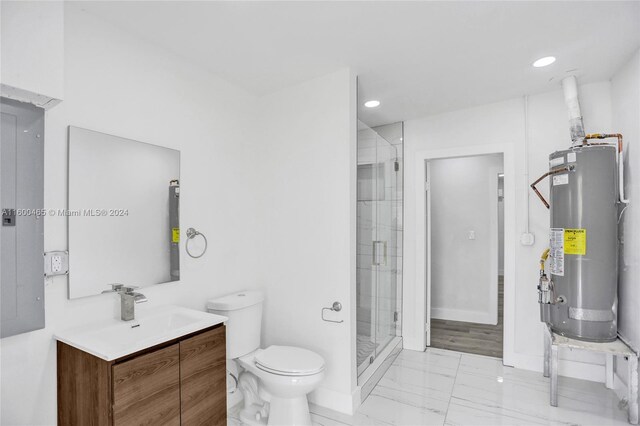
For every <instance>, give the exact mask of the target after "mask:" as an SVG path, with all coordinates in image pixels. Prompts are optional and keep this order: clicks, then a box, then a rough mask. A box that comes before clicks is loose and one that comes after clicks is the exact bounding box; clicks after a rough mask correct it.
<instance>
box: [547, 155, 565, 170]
mask: <svg viewBox="0 0 640 426" xmlns="http://www.w3.org/2000/svg"><path fill="white" fill-rule="evenodd" d="M561 164H564V155H563V156H562V157H556V158H552V159H551V160H549V167H550V168H554V167H557V166H560V165H561Z"/></svg>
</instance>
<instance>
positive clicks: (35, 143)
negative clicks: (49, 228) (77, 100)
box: [0, 98, 44, 337]
mask: <svg viewBox="0 0 640 426" xmlns="http://www.w3.org/2000/svg"><path fill="white" fill-rule="evenodd" d="M0 106H1V108H0V112H1V119H2V122H1V123H0V142H1V144H0V145H1V148H0V204H1V207H2V226H0V237H1V238H0V244H1V249H0V303H1V304H2V305H1V309H0V315H1V318H0V337H7V336H13V335H15V334H20V333H25V332H28V331H32V330H37V329H40V328H44V262H43V261H42V258H43V254H44V223H43V222H44V214H43V212H44V110H43V109H42V108H38V107H36V106H33V105H31V104H26V103H22V102H18V101H14V100H11V99H5V98H2V99H1V101H0Z"/></svg>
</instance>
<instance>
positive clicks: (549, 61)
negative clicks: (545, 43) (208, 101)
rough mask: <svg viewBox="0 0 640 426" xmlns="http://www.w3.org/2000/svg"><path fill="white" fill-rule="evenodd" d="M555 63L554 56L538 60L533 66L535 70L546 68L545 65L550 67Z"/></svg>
mask: <svg viewBox="0 0 640 426" xmlns="http://www.w3.org/2000/svg"><path fill="white" fill-rule="evenodd" d="M555 61H556V57H555V56H545V57H544V58H540V59H538V60H537V61H535V62H534V63H533V66H534V67H536V68H542V67H546V66H547V65H551V64H552V63H554V62H555Z"/></svg>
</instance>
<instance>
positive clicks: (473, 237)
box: [469, 231, 476, 240]
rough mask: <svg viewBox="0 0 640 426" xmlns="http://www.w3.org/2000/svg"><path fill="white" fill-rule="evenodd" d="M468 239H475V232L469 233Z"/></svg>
mask: <svg viewBox="0 0 640 426" xmlns="http://www.w3.org/2000/svg"><path fill="white" fill-rule="evenodd" d="M469 239H470V240H475V239H476V231H469Z"/></svg>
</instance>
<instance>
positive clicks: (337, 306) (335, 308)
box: [320, 302, 344, 324]
mask: <svg viewBox="0 0 640 426" xmlns="http://www.w3.org/2000/svg"><path fill="white" fill-rule="evenodd" d="M341 310H342V303H340V302H333V305H331V307H329V308H322V313H321V314H320V316H321V318H322V321H326V322H335V323H337V324H340V323H341V322H344V320H340V321H336V320H331V319H326V318H325V317H324V311H332V312H340V311H341Z"/></svg>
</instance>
